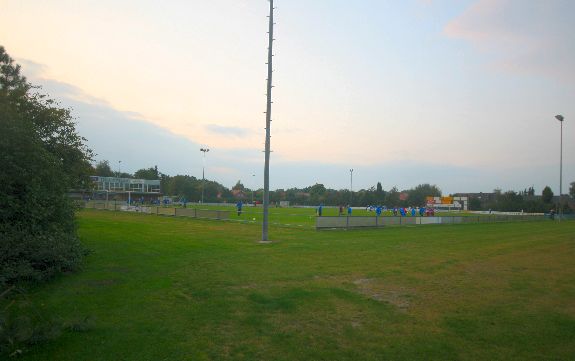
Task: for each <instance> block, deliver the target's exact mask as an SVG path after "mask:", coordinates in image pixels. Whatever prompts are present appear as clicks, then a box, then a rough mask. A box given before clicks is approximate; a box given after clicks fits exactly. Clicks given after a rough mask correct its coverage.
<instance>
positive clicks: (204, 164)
mask: <svg viewBox="0 0 575 361" xmlns="http://www.w3.org/2000/svg"><path fill="white" fill-rule="evenodd" d="M209 151H210V150H209V149H208V148H200V152H202V153H204V155H203V158H204V159H203V163H202V204H204V188H205V184H206V177H205V174H204V173H205V169H206V153H207V152H209Z"/></svg>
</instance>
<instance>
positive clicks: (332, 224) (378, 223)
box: [315, 215, 548, 229]
mask: <svg viewBox="0 0 575 361" xmlns="http://www.w3.org/2000/svg"><path fill="white" fill-rule="evenodd" d="M545 219H548V218H547V217H545V216H544V215H534V216H533V215H517V216H511V215H490V216H477V217H475V216H439V217H387V216H385V217H347V216H340V217H317V218H316V221H315V228H316V229H329V228H332V229H334V228H378V227H387V226H409V225H423V224H462V223H493V222H520V221H523V222H526V221H542V220H545Z"/></svg>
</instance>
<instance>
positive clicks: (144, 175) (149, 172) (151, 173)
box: [134, 165, 160, 180]
mask: <svg viewBox="0 0 575 361" xmlns="http://www.w3.org/2000/svg"><path fill="white" fill-rule="evenodd" d="M134 178H136V179H147V180H157V179H160V173H159V172H158V166H157V165H156V166H154V167H150V168H148V169H139V170H137V171H136V173H134Z"/></svg>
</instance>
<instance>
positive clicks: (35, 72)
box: [0, 0, 575, 193]
mask: <svg viewBox="0 0 575 361" xmlns="http://www.w3.org/2000/svg"><path fill="white" fill-rule="evenodd" d="M267 6H268V2H267V1H265V0H210V1H199V0H187V1H176V0H172V1H151V0H150V1H147V0H138V1H136V0H134V1H127V0H124V1H118V0H115V1H107V0H98V1H92V0H83V1H77V0H45V1H41V0H0V44H1V45H3V46H5V47H6V49H7V51H8V52H9V54H10V55H11V56H12V57H14V58H15V59H16V60H17V61H18V62H19V63H20V64H22V66H23V68H24V73H25V75H27V76H28V77H29V79H30V80H31V81H32V82H34V83H37V84H41V85H43V87H44V89H45V91H46V92H47V93H49V94H50V95H51V96H52V97H53V98H56V99H58V100H60V101H61V102H62V104H64V105H66V106H70V107H72V108H73V109H74V114H75V115H76V116H77V118H78V129H79V130H80V132H81V133H82V135H84V136H85V137H86V138H88V140H89V144H90V145H91V146H92V148H93V149H94V150H95V151H96V153H98V159H108V160H109V161H110V162H111V164H112V165H114V166H115V165H117V163H118V160H121V161H122V169H123V170H127V171H135V170H137V169H139V168H143V167H149V166H153V165H155V164H157V165H158V166H159V168H160V170H162V171H164V172H165V173H168V174H172V175H175V174H191V175H194V176H197V177H201V169H202V159H201V152H200V151H199V148H200V147H202V146H209V147H210V149H211V151H210V153H209V154H208V156H207V163H206V174H207V177H208V178H211V179H215V180H217V181H220V182H222V183H224V184H226V185H228V186H231V185H233V184H234V183H235V182H236V181H237V180H238V179H241V180H242V181H243V182H244V183H245V184H246V185H247V186H250V187H252V186H261V184H262V179H261V176H262V174H263V153H262V152H261V151H262V149H263V142H264V130H263V128H264V126H265V114H263V111H264V110H265V96H264V93H265V79H266V65H265V62H266V46H267V44H266V36H267V34H266V31H267V22H266V21H267V18H266V15H267V10H268V8H267ZM276 6H277V12H276V22H277V27H276V36H275V37H276V39H277V42H276V43H275V45H274V46H275V49H276V51H275V54H276V56H275V58H274V68H275V73H274V77H275V78H274V84H275V86H276V87H275V88H274V108H273V117H272V118H273V120H274V122H273V123H272V128H271V129H272V148H273V151H274V153H273V154H272V167H271V186H272V188H281V187H290V186H305V185H311V184H314V183H316V182H319V183H324V184H325V185H326V186H328V187H334V188H346V187H348V186H349V169H350V168H354V169H355V171H354V189H358V188H366V187H370V186H372V185H375V184H376V183H377V182H378V181H381V182H382V184H383V186H384V188H385V189H389V188H391V187H392V186H394V185H396V186H398V187H399V188H408V187H411V186H414V185H417V184H419V183H424V182H429V183H434V184H437V185H438V186H439V187H440V188H442V189H443V191H444V192H445V193H453V192H465V191H491V190H492V189H493V188H495V187H501V188H503V189H515V190H520V189H524V188H526V187H529V186H531V185H534V186H535V187H536V190H537V191H538V192H540V190H541V188H542V187H543V186H545V185H550V186H551V187H552V188H553V189H554V191H555V192H556V193H557V192H558V188H559V186H558V183H559V180H558V178H559V122H558V121H556V120H555V119H554V115H555V114H563V115H564V116H565V117H566V121H565V124H564V163H563V164H564V191H565V190H566V189H567V187H568V186H567V185H568V183H569V182H571V181H575V125H574V122H575V25H574V24H575V23H574V22H573V21H572V20H573V19H572V15H573V14H575V1H571V0H475V1H472V0H427V1H424V0H412V1H383V0H380V1H369V0H363V1H344V0H329V1H328V0H307V1H304V0H289V1H288V0H276ZM252 174H255V176H252Z"/></svg>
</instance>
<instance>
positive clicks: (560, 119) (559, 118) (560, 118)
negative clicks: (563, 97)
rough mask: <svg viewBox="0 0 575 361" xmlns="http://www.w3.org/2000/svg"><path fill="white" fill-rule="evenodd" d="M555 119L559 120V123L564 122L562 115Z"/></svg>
mask: <svg viewBox="0 0 575 361" xmlns="http://www.w3.org/2000/svg"><path fill="white" fill-rule="evenodd" d="M555 119H557V120H558V121H560V122H562V121H563V119H564V118H563V116H562V115H556V116H555Z"/></svg>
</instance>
